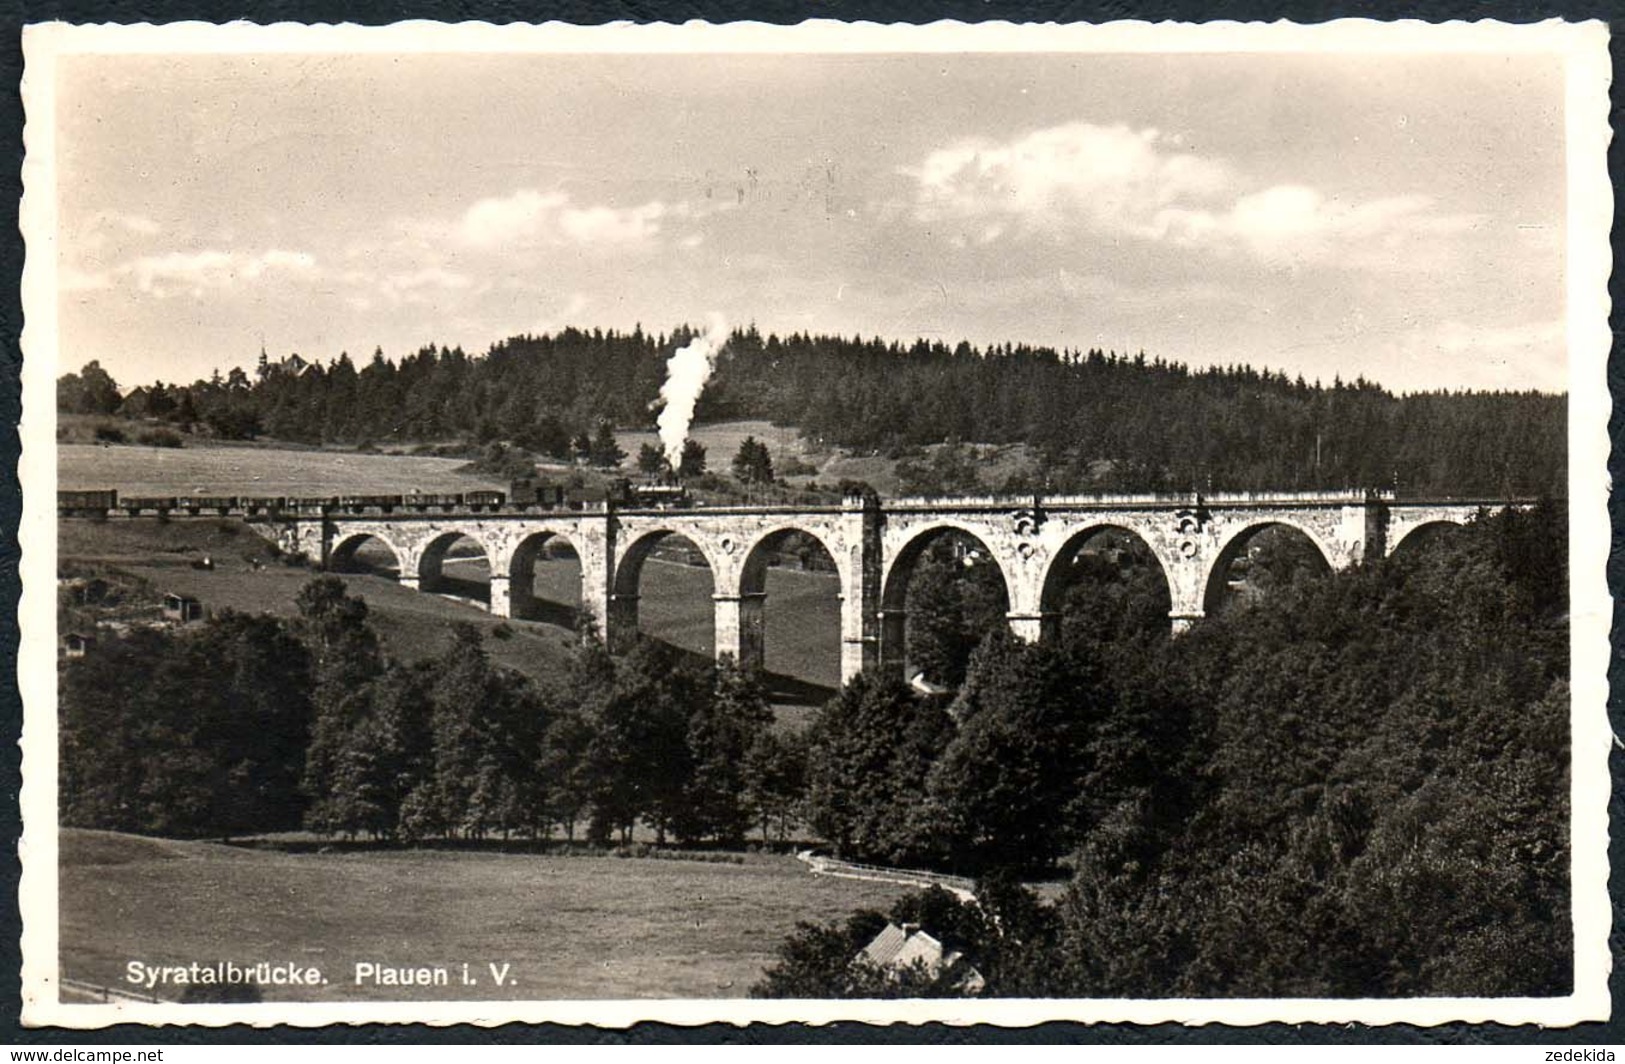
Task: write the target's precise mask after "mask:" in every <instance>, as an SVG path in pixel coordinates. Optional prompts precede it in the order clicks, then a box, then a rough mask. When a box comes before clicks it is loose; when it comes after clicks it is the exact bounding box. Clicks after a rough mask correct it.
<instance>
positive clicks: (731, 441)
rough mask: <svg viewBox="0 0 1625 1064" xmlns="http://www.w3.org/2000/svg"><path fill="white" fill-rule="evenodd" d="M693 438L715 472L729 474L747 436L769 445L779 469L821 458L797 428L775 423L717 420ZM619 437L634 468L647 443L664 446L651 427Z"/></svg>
mask: <svg viewBox="0 0 1625 1064" xmlns="http://www.w3.org/2000/svg"><path fill="white" fill-rule="evenodd" d="M689 435H690V436H692V437H693V438H694V439H696V440H698V441H699V442H700V445H701V446H703V447H704V448H705V464H706V468H708V469H709V470H710V471H711V472H713V473H726V472H728V469H729V467H730V466H731V465H732V463H733V460H734V455H736V454H738V453H739V445H740V444H741V443H743V442H745V437H747V436H754V437H756V438H757V439H758V440H760V441H761V442H762V443H765V444H767V452H768V454H770V455H771V456H772V457H773V465H774V467H775V468H777V467H778V466H780V465H782V464H783V462H784V459H785V458H787V457H790V456H794V457H795V458H797V459H799V460H801V461H804V462H810V463H812V464H814V465H817V464H818V462H819V460H820V456H819V455H817V454H815V453H813V452H812V449H811V447H810V445H809V444H808V443H807V441H806V440H804V439H802V438H801V433H800V432H799V431H798V430H797V429H795V428H794V427H793V426H786V427H782V428H781V427H778V426H775V425H774V424H773V423H772V422H771V421H717V422H713V423H709V424H699V425H695V426H694V427H693V429H692V430H691V431H690V432H689ZM615 438H616V440H618V441H619V442H620V445H621V450H623V451H625V452H626V453H627V456H628V457H627V461H626V466H627V468H628V469H630V468H632V466H633V465H634V463H635V462H636V461H637V457H638V448H639V447H640V446H642V445H643V444H645V443H647V444H649V445H650V446H652V447H659V446H660V437H659V435H657V434H656V433H655V431H654V430H653V429H652V428H650V429H648V430H645V431H639V430H637V429H619V428H618V429H616V430H615Z"/></svg>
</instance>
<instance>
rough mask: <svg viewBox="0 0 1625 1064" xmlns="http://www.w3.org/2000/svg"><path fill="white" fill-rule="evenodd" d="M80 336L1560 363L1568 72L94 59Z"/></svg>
mask: <svg viewBox="0 0 1625 1064" xmlns="http://www.w3.org/2000/svg"><path fill="white" fill-rule="evenodd" d="M57 85H58V97H57V99H58V104H57V106H58V118H57V122H58V202H59V208H60V234H59V236H60V243H59V250H60V254H59V271H60V273H59V281H60V288H61V304H60V309H61V319H62V320H61V334H60V335H61V352H62V362H63V364H64V369H77V368H78V367H79V365H81V364H83V363H84V362H86V361H88V360H90V359H93V358H95V359H100V360H101V362H102V364H103V365H104V366H106V367H107V368H109V369H110V371H111V372H112V373H113V375H114V377H115V378H116V379H118V381H119V382H120V383H121V384H124V385H126V386H128V385H133V384H137V383H143V382H147V381H151V380H153V379H163V380H171V381H172V380H177V379H179V380H191V379H194V378H196V377H199V376H204V375H206V374H207V373H208V372H209V371H210V370H211V369H213V368H215V367H219V368H220V369H222V371H224V370H225V369H228V368H229V367H231V366H234V365H241V366H251V365H252V364H253V362H254V361H255V359H256V358H257V357H258V353H259V347H260V342H261V337H262V336H263V338H264V343H265V345H266V347H267V348H268V349H269V350H270V352H271V353H272V355H273V356H274V357H275V356H280V355H283V354H286V353H288V352H290V351H298V352H300V353H301V354H304V355H305V356H307V357H317V358H320V359H322V360H324V361H325V360H327V359H331V358H333V357H336V356H337V355H338V353H339V352H340V351H345V350H347V351H349V352H350V354H351V355H352V357H356V356H360V357H365V356H369V355H370V354H371V352H372V350H373V348H374V347H376V346H382V347H383V349H384V351H385V352H386V353H387V354H391V355H399V354H403V353H406V352H408V351H411V350H414V349H416V348H417V347H419V346H421V345H423V344H426V343H443V344H447V345H451V344H461V345H462V346H463V347H464V348H465V349H467V350H470V351H471V352H480V351H483V350H485V349H486V347H487V346H488V345H490V344H491V343H492V342H493V341H495V340H498V339H501V338H503V337H505V336H509V335H512V334H514V333H519V332H539V331H544V330H556V329H559V328H561V327H563V326H566V325H571V324H574V325H581V326H587V327H592V326H604V327H611V326H614V327H620V328H630V327H631V326H632V325H633V324H634V323H642V324H643V326H644V327H645V329H648V330H659V331H669V330H670V329H671V327H672V326H673V325H675V324H677V323H680V322H691V323H694V324H696V325H698V324H701V323H703V322H704V321H705V320H706V318H707V316H708V315H711V314H720V315H722V316H723V317H724V318H725V319H726V320H727V321H729V322H730V323H736V324H737V323H746V322H751V321H754V322H755V323H756V324H757V325H758V326H759V327H760V328H761V329H762V330H763V331H764V332H766V331H770V330H772V331H778V332H781V333H782V332H787V331H791V330H813V331H820V332H835V333H842V334H846V335H851V334H853V333H861V334H863V335H865V336H869V335H875V334H878V335H881V336H884V337H887V338H896V339H899V340H905V341H906V340H911V339H912V338H914V337H916V336H926V337H931V338H937V339H942V340H945V341H948V342H955V341H957V340H959V339H961V338H967V339H969V340H971V341H972V342H975V343H978V344H985V343H1002V342H1005V341H1018V342H1029V343H1038V344H1050V345H1056V346H1066V347H1074V348H1086V347H1102V348H1109V349H1115V350H1118V351H1125V350H1127V351H1137V350H1141V349H1143V350H1145V351H1146V352H1147V353H1148V354H1150V355H1152V356H1159V355H1160V356H1162V357H1165V358H1168V359H1172V360H1179V361H1185V362H1189V363H1192V364H1196V365H1202V364H1208V363H1214V362H1219V363H1230V362H1250V363H1252V364H1253V365H1255V366H1260V367H1270V368H1274V369H1284V370H1286V371H1288V372H1291V373H1302V374H1304V375H1305V376H1306V377H1308V378H1311V379H1313V378H1316V377H1319V378H1323V379H1325V380H1327V381H1330V379H1331V377H1332V376H1333V375H1334V374H1341V375H1342V376H1344V377H1345V378H1352V377H1354V376H1356V375H1359V374H1363V375H1365V376H1366V377H1368V378H1371V379H1374V380H1377V381H1379V382H1381V383H1383V384H1385V385H1387V386H1388V387H1390V388H1393V389H1396V390H1415V389H1424V388H1440V387H1449V388H1457V387H1477V388H1499V387H1510V388H1529V387H1534V388H1543V389H1551V390H1560V389H1562V388H1563V387H1564V383H1565V365H1566V363H1565V357H1564V346H1563V328H1562V317H1563V248H1564V230H1563V221H1564V150H1563V139H1562V138H1563V110H1562V108H1563V103H1562V101H1563V83H1562V70H1561V67H1560V65H1559V62H1558V61H1557V60H1556V59H1549V58H1543V57H1540V56H1522V57H1506V56H1498V57H1483V56H1449V57H1445V56H1385V57H1348V56H1327V55H1319V56H1307V55H1302V56H1300V55H1239V54H1230V55H1223V54H1220V55H1167V56H1165V55H1143V54H1141V55H1121V54H1119V55H1111V54H1106V55H1098V54H1097V55H1089V54H1052V55H1042V54H1041V55H953V54H948V55H929V54H928V55H729V56H681V55H676V56H673V55H661V56H655V55H644V56H629V55H585V56H583V55H575V56H570V55H499V56H491V55H483V56H482V55H401V56H392V55H362V56H357V55H316V56H305V57H297V56H295V57H290V56H287V55H234V56H198V55H188V56H183V57H174V56H140V55H132V56H117V57H114V56H95V57H83V56H80V57H65V58H63V59H62V60H61V65H60V67H59V76H58V83H57Z"/></svg>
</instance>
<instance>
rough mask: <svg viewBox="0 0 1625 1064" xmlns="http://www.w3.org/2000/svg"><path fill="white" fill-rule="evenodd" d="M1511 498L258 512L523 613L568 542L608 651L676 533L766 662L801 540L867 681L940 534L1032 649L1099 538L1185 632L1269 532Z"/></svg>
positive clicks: (633, 621)
mask: <svg viewBox="0 0 1625 1064" xmlns="http://www.w3.org/2000/svg"><path fill="white" fill-rule="evenodd" d="M1508 505H1518V504H1517V503H1513V502H1509V501H1508V500H1450V501H1414V500H1405V501H1399V500H1396V499H1395V498H1394V497H1393V496H1392V495H1391V494H1388V493H1378V492H1342V493H1313V494H1229V495H1097V496H1041V497H1035V496H1027V497H1021V498H1009V497H1005V498H995V497H990V498H901V499H888V500H880V499H876V498H872V497H871V498H856V497H854V498H848V499H846V500H844V501H843V502H842V504H840V505H838V506H835V505H832V506H811V507H809V506H731V505H730V506H702V507H695V508H690V509H623V508H617V507H615V506H613V505H600V506H597V507H594V508H588V509H582V510H573V509H559V510H547V509H543V508H540V507H528V508H527V507H509V508H506V509H503V510H499V511H498V512H487V513H479V512H473V511H471V510H462V509H459V508H455V507H446V508H440V509H437V508H434V507H421V506H403V507H384V506H376V505H357V506H341V505H338V504H337V503H323V504H320V505H310V504H305V505H300V506H297V507H294V508H293V512H280V513H263V514H257V515H250V519H251V520H253V521H255V522H256V523H257V524H258V527H259V529H260V531H261V532H262V534H265V535H267V536H269V537H271V538H273V539H274V540H275V541H276V542H277V543H278V545H279V546H280V547H281V548H283V549H284V550H287V551H290V552H293V553H297V554H302V555H304V556H305V557H306V558H308V559H309V560H310V561H312V562H313V563H318V564H320V565H321V566H322V567H324V568H331V569H342V568H344V567H345V565H346V563H347V561H348V560H349V559H350V558H352V557H353V555H354V552H355V550H356V548H357V547H358V546H359V545H360V544H361V543H363V542H364V541H365V540H366V539H367V538H368V537H373V538H376V539H378V540H379V541H381V542H382V543H383V544H384V545H385V546H387V547H388V548H389V549H390V550H391V551H392V552H393V553H394V555H395V558H396V561H397V564H398V565H399V572H400V577H399V579H400V582H401V583H402V584H405V585H407V586H409V587H422V588H424V589H425V590H430V589H433V588H434V587H435V586H436V585H437V584H438V583H439V581H440V579H441V573H442V566H443V564H444V563H445V561H446V556H447V551H448V550H449V548H450V547H451V546H452V545H453V544H454V543H455V542H456V541H458V540H459V539H460V538H462V537H467V538H468V539H470V540H472V541H473V542H474V543H476V544H478V545H479V546H480V547H482V548H483V549H484V551H485V557H486V560H487V562H488V563H489V566H490V573H491V578H490V579H491V595H490V609H491V612H492V613H495V614H497V615H499V616H504V617H511V616H515V615H516V614H522V613H523V612H525V610H526V609H527V608H528V607H529V606H530V602H529V597H530V595H531V589H532V587H533V581H534V574H535V565H536V562H537V559H538V557H539V555H540V554H541V552H542V550H543V548H544V547H545V546H546V545H547V544H548V543H549V541H552V540H563V541H565V542H567V543H568V544H569V545H570V546H571V547H573V548H574V550H575V552H576V554H577V556H578V557H579V558H580V562H581V604H582V609H583V610H584V612H585V613H586V614H587V615H589V616H590V617H591V618H593V620H594V621H596V622H597V624H598V626H599V629H600V631H602V632H603V633H604V634H605V636H606V637H607V638H611V639H613V638H615V637H616V636H617V635H619V634H620V633H622V632H626V631H630V630H635V629H636V627H637V620H638V585H639V579H640V576H641V573H642V569H643V565H644V562H645V561H646V560H647V559H648V558H649V556H650V553H651V551H652V550H653V549H654V548H655V546H656V545H657V544H658V543H660V541H661V540H663V539H666V538H668V537H671V536H682V537H684V538H686V539H688V540H689V541H690V542H691V543H693V545H694V547H695V548H696V549H697V550H698V551H699V552H700V554H701V555H703V556H704V558H705V560H706V562H707V563H708V564H709V566H710V569H711V574H712V579H713V589H714V592H715V594H714V595H713V599H714V604H715V609H716V623H715V646H716V652H717V655H718V656H719V657H720V656H722V655H724V654H728V655H732V656H733V657H734V658H735V659H736V660H738V661H741V662H745V663H760V662H761V660H762V653H763V629H764V613H763V609H764V603H765V599H766V593H767V584H766V574H767V569H768V566H769V563H770V561H771V560H772V559H773V558H774V557H775V556H776V552H777V550H778V549H779V548H780V546H781V545H782V544H783V543H784V542H785V540H786V539H787V537H789V536H791V534H793V533H801V534H803V535H805V536H808V537H811V538H813V539H815V540H817V541H818V542H819V543H820V544H822V545H823V547H824V549H825V550H826V551H827V552H828V553H829V556H830V558H831V559H832V560H833V562H834V568H835V571H836V573H837V575H838V576H839V579H840V596H841V607H840V618H841V679H842V682H843V683H844V682H845V681H846V680H848V679H850V678H851V677H853V676H855V675H857V674H858V673H859V672H861V671H862V670H864V669H872V668H875V667H877V666H878V667H880V668H881V669H885V670H895V671H901V669H902V668H903V657H902V655H903V632H904V621H905V618H906V616H907V601H906V595H907V589H908V582H909V577H910V575H911V573H912V572H913V569H914V565H915V563H916V562H917V561H918V559H919V557H920V556H921V554H922V553H923V552H924V550H925V549H926V548H927V547H928V546H929V545H930V544H931V543H932V542H933V541H934V540H936V539H937V538H938V537H941V536H943V535H948V534H951V533H953V532H956V531H957V532H959V533H963V534H964V535H966V536H970V537H972V538H974V539H975V540H976V541H978V542H979V543H980V544H981V546H982V548H983V549H984V550H985V551H986V552H987V554H988V556H989V557H990V558H991V559H992V560H993V561H994V562H995V563H996V564H997V565H998V568H999V571H1000V572H1001V573H1002V575H1003V577H1004V585H1005V590H1006V596H1007V602H1008V610H1009V612H1008V617H1009V622H1010V627H1011V629H1012V630H1013V631H1014V632H1015V633H1016V634H1017V635H1018V636H1020V637H1022V638H1024V639H1029V640H1036V639H1041V638H1043V637H1044V636H1045V635H1046V634H1047V633H1048V631H1049V630H1050V628H1051V627H1052V625H1053V623H1054V618H1055V616H1056V614H1055V610H1056V608H1057V605H1058V602H1057V600H1058V597H1059V592H1060V589H1061V586H1062V581H1061V580H1060V579H1058V576H1057V574H1058V573H1059V572H1060V570H1061V568H1062V566H1064V565H1065V564H1067V563H1068V561H1069V559H1070V558H1071V557H1072V556H1073V554H1074V553H1075V552H1076V551H1077V549H1078V548H1079V547H1080V546H1082V545H1083V544H1084V542H1085V541H1086V540H1087V539H1089V538H1090V537H1091V536H1092V535H1094V534H1096V533H1098V532H1100V531H1102V530H1106V529H1116V530H1120V531H1123V532H1127V533H1129V534H1132V535H1134V536H1137V537H1139V539H1141V540H1142V541H1144V543H1145V544H1146V545H1147V546H1148V547H1149V548H1150V550H1151V553H1152V555H1153V556H1155V558H1156V559H1157V561H1158V563H1159V564H1160V565H1161V568H1162V572H1163V575H1164V576H1165V577H1166V579H1167V582H1168V590H1169V597H1170V599H1171V601H1172V609H1171V610H1170V620H1171V623H1172V628H1173V631H1174V632H1175V633H1176V634H1177V633H1178V632H1181V631H1183V630H1185V629H1186V628H1189V627H1190V626H1191V625H1192V624H1194V623H1196V622H1197V621H1198V620H1200V619H1201V618H1202V617H1203V616H1204V615H1205V614H1206V612H1207V611H1208V610H1209V609H1210V608H1212V607H1213V606H1214V605H1215V604H1216V602H1217V596H1219V595H1220V594H1222V593H1223V591H1224V588H1225V583H1226V579H1227V574H1228V570H1229V563H1230V561H1231V560H1232V559H1234V558H1235V557H1236V556H1237V555H1238V554H1239V553H1241V552H1242V551H1244V550H1245V549H1246V545H1247V543H1248V541H1249V540H1251V539H1252V537H1253V536H1254V535H1256V534H1257V533H1258V532H1260V531H1262V530H1263V529H1266V528H1270V527H1276V526H1287V527H1290V528H1293V529H1296V530H1297V531H1299V532H1301V533H1302V534H1303V535H1304V536H1305V537H1307V539H1308V540H1309V541H1310V542H1311V543H1313V544H1314V546H1315V547H1316V548H1318V550H1319V552H1320V554H1321V556H1322V557H1323V558H1324V559H1325V561H1326V564H1327V566H1328V567H1329V568H1331V569H1344V568H1347V567H1349V566H1351V565H1355V564H1357V563H1359V562H1361V561H1363V560H1367V559H1374V558H1379V557H1383V556H1385V555H1388V554H1390V553H1392V552H1393V551H1395V550H1397V549H1398V548H1399V547H1400V546H1401V545H1402V544H1403V543H1404V542H1405V541H1406V540H1407V539H1408V538H1410V537H1411V536H1413V535H1415V534H1416V533H1417V532H1418V531H1420V530H1422V529H1425V528H1428V527H1430V526H1436V525H1440V524H1456V525H1459V524H1463V523H1465V522H1466V521H1467V520H1468V519H1469V518H1471V517H1472V516H1473V515H1474V514H1475V513H1477V512H1478V511H1479V510H1481V509H1486V508H1487V509H1499V508H1502V507H1505V506H1508Z"/></svg>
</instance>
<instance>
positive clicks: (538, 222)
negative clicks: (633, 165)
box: [457, 189, 668, 248]
mask: <svg viewBox="0 0 1625 1064" xmlns="http://www.w3.org/2000/svg"><path fill="white" fill-rule="evenodd" d="M667 211H668V209H667V207H666V205H665V204H663V203H661V202H659V201H658V200H654V201H651V202H649V203H644V204H641V205H639V206H636V207H609V206H603V205H593V206H586V207H578V206H575V205H573V204H572V203H571V200H570V197H569V195H568V194H567V193H564V192H545V193H544V192H539V191H537V190H535V189H521V190H519V191H518V192H515V193H513V194H512V195H510V196H503V197H494V198H487V199H482V200H480V201H479V202H477V203H475V204H474V205H473V206H472V207H470V208H469V209H468V210H467V211H465V212H464V214H463V217H462V220H461V223H460V224H459V226H458V228H457V233H458V235H459V236H461V237H462V239H463V240H464V241H466V242H467V243H469V244H472V245H474V246H476V247H480V248H497V247H502V246H505V245H511V244H528V243H543V244H552V245H558V244H581V245H605V244H609V245H627V244H638V243H643V242H646V241H649V240H652V239H654V238H655V237H656V236H658V235H659V233H660V223H661V219H662V218H663V217H664V216H665V215H666V214H667Z"/></svg>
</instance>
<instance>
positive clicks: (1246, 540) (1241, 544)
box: [1202, 516, 1336, 615]
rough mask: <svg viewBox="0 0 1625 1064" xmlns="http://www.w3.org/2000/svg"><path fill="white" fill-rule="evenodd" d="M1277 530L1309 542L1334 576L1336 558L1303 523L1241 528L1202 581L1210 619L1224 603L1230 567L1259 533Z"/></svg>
mask: <svg viewBox="0 0 1625 1064" xmlns="http://www.w3.org/2000/svg"><path fill="white" fill-rule="evenodd" d="M1277 528H1281V529H1288V530H1290V531H1292V532H1295V533H1297V534H1298V535H1300V536H1302V537H1303V538H1304V539H1305V540H1307V541H1308V542H1309V544H1310V545H1311V546H1312V547H1314V548H1315V554H1316V556H1318V557H1319V559H1320V562H1321V565H1322V566H1323V571H1324V572H1331V571H1332V570H1333V569H1334V568H1336V563H1335V558H1336V555H1334V554H1333V553H1332V551H1330V550H1329V549H1328V548H1327V546H1326V542H1325V540H1324V539H1322V538H1321V535H1320V533H1318V532H1316V531H1315V530H1314V529H1313V528H1311V527H1310V526H1309V525H1306V524H1304V523H1303V522H1301V521H1298V520H1296V519H1294V518H1291V517H1280V516H1270V517H1265V518H1261V519H1259V520H1256V521H1252V522H1250V523H1248V524H1244V525H1238V526H1237V527H1236V528H1234V529H1231V530H1230V532H1229V533H1228V534H1227V535H1226V536H1225V537H1224V538H1223V539H1222V540H1221V541H1220V544H1219V549H1218V550H1217V551H1215V552H1214V555H1213V562H1212V564H1211V565H1209V566H1208V569H1207V573H1206V575H1205V577H1204V578H1203V581H1202V607H1203V609H1204V610H1205V611H1206V612H1207V613H1208V614H1209V615H1211V614H1213V613H1214V612H1216V611H1217V610H1218V608H1219V606H1220V605H1221V603H1222V602H1223V601H1224V596H1225V592H1226V591H1227V590H1228V586H1227V580H1228V578H1229V573H1230V566H1231V563H1233V562H1234V561H1235V560H1236V559H1237V558H1238V557H1240V556H1241V554H1242V552H1243V551H1245V550H1246V549H1247V547H1248V546H1249V545H1250V544H1251V543H1252V541H1253V540H1254V539H1255V538H1256V537H1257V536H1258V535H1259V533H1261V532H1265V531H1267V530H1269V529H1277Z"/></svg>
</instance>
